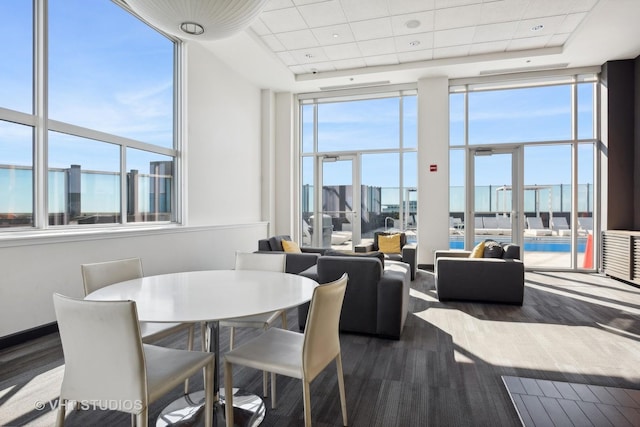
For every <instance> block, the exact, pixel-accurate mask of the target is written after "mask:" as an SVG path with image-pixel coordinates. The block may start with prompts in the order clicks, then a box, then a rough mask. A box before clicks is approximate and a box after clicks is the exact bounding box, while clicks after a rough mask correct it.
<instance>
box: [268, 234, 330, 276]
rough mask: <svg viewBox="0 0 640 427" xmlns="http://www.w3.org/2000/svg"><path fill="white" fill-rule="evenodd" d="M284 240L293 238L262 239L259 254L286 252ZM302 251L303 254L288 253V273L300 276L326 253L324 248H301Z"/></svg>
mask: <svg viewBox="0 0 640 427" xmlns="http://www.w3.org/2000/svg"><path fill="white" fill-rule="evenodd" d="M283 240H288V241H291V237H289V236H286V235H282V236H273V237H270V238H268V239H260V240H258V252H284V248H283V247H282V241H283ZM300 250H301V251H302V253H291V252H286V258H287V265H286V272H287V273H293V274H298V273H300V272H301V271H304V270H306V269H307V268H309V267H311V266H314V265H316V263H317V262H318V258H319V257H320V255H322V254H323V253H324V252H325V251H326V249H324V248H309V247H301V248H300Z"/></svg>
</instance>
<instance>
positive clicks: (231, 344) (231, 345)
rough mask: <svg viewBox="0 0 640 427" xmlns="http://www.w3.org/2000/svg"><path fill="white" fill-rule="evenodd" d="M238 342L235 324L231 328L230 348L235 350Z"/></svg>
mask: <svg viewBox="0 0 640 427" xmlns="http://www.w3.org/2000/svg"><path fill="white" fill-rule="evenodd" d="M235 343H236V328H234V327H233V326H232V327H231V328H230V329H229V350H233V346H234V345H235Z"/></svg>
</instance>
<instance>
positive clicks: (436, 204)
mask: <svg viewBox="0 0 640 427" xmlns="http://www.w3.org/2000/svg"><path fill="white" fill-rule="evenodd" d="M432 168H433V169H436V170H434V171H432ZM418 245H419V247H418V264H433V263H434V254H433V253H434V251H435V250H436V249H448V248H449V80H448V78H447V77H431V78H424V79H420V80H418Z"/></svg>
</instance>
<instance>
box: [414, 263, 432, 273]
mask: <svg viewBox="0 0 640 427" xmlns="http://www.w3.org/2000/svg"><path fill="white" fill-rule="evenodd" d="M418 269H420V270H424V271H431V272H433V264H418Z"/></svg>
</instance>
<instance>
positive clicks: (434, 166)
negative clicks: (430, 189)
mask: <svg viewBox="0 0 640 427" xmlns="http://www.w3.org/2000/svg"><path fill="white" fill-rule="evenodd" d="M429 172H438V165H429Z"/></svg>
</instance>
